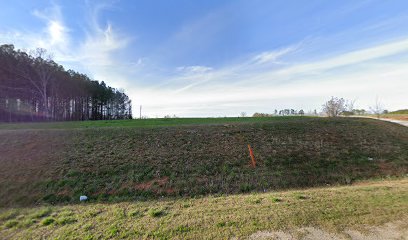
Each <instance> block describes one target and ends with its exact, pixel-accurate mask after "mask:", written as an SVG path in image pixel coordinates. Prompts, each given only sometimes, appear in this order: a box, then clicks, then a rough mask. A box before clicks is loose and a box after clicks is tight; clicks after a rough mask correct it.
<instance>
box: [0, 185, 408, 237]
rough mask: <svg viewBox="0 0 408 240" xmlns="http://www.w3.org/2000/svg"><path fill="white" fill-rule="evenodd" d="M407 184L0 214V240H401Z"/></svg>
mask: <svg viewBox="0 0 408 240" xmlns="http://www.w3.org/2000/svg"><path fill="white" fill-rule="evenodd" d="M407 189H408V180H407V179H406V178H405V179H399V180H386V181H373V182H367V183H358V184H356V185H353V186H343V187H330V188H328V187H327V188H315V189H303V190H292V191H285V192H269V193H252V194H244V195H239V194H238V195H231V196H206V197H204V198H184V199H162V200H151V201H146V202H140V201H134V202H121V203H103V204H102V203H98V204H95V203H90V204H89V203H83V204H75V205H66V206H42V207H30V208H8V209H5V208H3V209H2V208H0V238H1V239H359V240H362V239H406V236H407V235H406V234H407V233H408V232H407V231H408V191H407Z"/></svg>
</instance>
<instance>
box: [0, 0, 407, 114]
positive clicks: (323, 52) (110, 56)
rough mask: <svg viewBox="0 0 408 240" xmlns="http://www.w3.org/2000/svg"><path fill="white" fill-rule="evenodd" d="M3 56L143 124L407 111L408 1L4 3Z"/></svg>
mask: <svg viewBox="0 0 408 240" xmlns="http://www.w3.org/2000/svg"><path fill="white" fill-rule="evenodd" d="M0 6H1V8H0V44H14V45H15V47H16V48H18V49H24V50H27V51H29V50H31V49H35V48H38V47H41V48H45V49H47V50H48V52H49V53H51V54H52V56H53V58H54V60H55V61H56V62H58V63H60V64H62V65H63V66H64V67H65V68H66V69H73V70H76V71H79V72H81V73H85V74H87V75H88V76H89V77H91V78H92V79H95V80H99V81H105V82H106V83H107V84H108V85H110V86H112V87H115V88H119V89H124V90H125V92H126V93H127V94H128V95H129V97H130V98H131V99H132V103H133V112H134V116H139V106H140V105H142V115H143V116H146V117H163V116H165V115H176V116H178V117H224V116H238V115H239V114H240V113H241V112H246V113H247V114H248V115H252V114H253V113H255V112H262V113H273V112H274V110H275V109H278V110H280V109H285V108H293V109H297V110H300V109H303V110H304V111H305V112H308V111H313V110H314V109H317V111H320V110H321V108H322V104H323V103H324V102H325V101H327V100H328V99H330V97H331V96H336V97H343V98H345V99H348V100H355V108H365V109H369V108H370V107H373V106H374V105H375V102H376V99H379V101H380V102H381V105H382V107H383V108H384V109H388V110H397V109H403V108H408V93H407V92H408V1H406V0H392V1H387V0H359V1H355V0H333V1H327V0H296V1H294V0H242V1H240V0H234V1H228V0H206V1H195V0H172V1H168V0H135V1H132V0H129V1H124V0H122V1H120V0H117V1H96V0H95V1H91V0H71V1H58V0H54V1H47V0H0Z"/></svg>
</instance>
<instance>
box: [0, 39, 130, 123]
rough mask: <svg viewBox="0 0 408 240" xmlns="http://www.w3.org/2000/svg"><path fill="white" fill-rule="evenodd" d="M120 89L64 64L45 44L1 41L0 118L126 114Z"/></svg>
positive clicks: (126, 101)
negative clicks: (27, 46)
mask: <svg viewBox="0 0 408 240" xmlns="http://www.w3.org/2000/svg"><path fill="white" fill-rule="evenodd" d="M131 118H132V103H131V100H130V99H129V97H128V96H127V95H126V94H125V93H124V91H123V90H119V89H115V88H112V87H110V86H107V85H106V84H105V83H104V82H103V81H102V82H99V81H96V80H92V79H90V78H89V77H88V76H87V75H85V74H81V73H78V72H75V71H73V70H65V69H64V67H63V66H61V65H59V64H58V63H56V62H54V61H53V60H52V58H51V57H50V56H49V55H47V52H46V50H45V49H36V50H35V51H33V52H30V53H27V52H25V51H22V50H16V49H15V48H14V46H13V45H11V44H7V45H1V46H0V121H3V122H18V121H78V120H110V119H131Z"/></svg>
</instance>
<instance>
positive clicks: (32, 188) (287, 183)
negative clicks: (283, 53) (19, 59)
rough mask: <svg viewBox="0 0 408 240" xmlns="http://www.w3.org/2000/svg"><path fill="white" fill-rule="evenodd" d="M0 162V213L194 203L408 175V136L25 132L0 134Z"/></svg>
mask: <svg viewBox="0 0 408 240" xmlns="http://www.w3.org/2000/svg"><path fill="white" fill-rule="evenodd" d="M152 121H153V120H152ZM178 121H181V122H182V120H178ZM51 124H54V123H51ZM248 144H250V145H251V146H252V148H253V151H254V154H255V159H256V163H257V166H256V167H255V168H253V167H251V166H250V164H249V163H250V158H249V154H248ZM0 153H1V154H0V165H1V166H2V167H1V168H0V189H1V190H0V205H1V206H21V205H33V204H40V203H52V204H54V203H74V202H77V201H78V198H79V196H80V195H87V196H88V197H89V198H90V201H124V200H143V199H154V198H157V197H163V196H168V197H177V196H189V197H192V196H199V195H207V194H233V193H239V192H251V191H269V190H276V189H287V188H304V187H312V186H322V185H337V184H350V183H352V182H354V181H356V180H362V179H368V178H382V177H388V176H405V175H406V174H407V173H408V128H406V127H403V126H400V125H398V124H393V123H389V122H383V121H377V120H372V119H358V118H338V119H328V118H270V119H264V120H262V121H255V120H254V121H252V122H251V121H248V122H235V123H228V124H216V123H211V124H207V123H205V124H203V123H202V122H197V124H193V122H191V121H190V122H188V124H186V125H183V124H179V125H175V126H171V127H153V128H144V127H93V128H67V129H61V128H59V129H24V128H21V126H20V129H14V130H7V129H3V130H1V131H0Z"/></svg>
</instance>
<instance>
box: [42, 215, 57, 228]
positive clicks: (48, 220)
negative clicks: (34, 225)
mask: <svg viewBox="0 0 408 240" xmlns="http://www.w3.org/2000/svg"><path fill="white" fill-rule="evenodd" d="M54 222H55V219H54V218H52V217H47V218H45V219H44V220H42V221H41V225H43V226H48V225H51V224H53V223H54Z"/></svg>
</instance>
